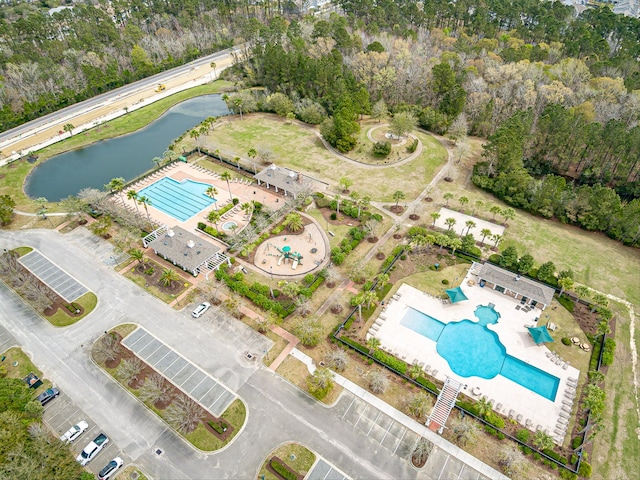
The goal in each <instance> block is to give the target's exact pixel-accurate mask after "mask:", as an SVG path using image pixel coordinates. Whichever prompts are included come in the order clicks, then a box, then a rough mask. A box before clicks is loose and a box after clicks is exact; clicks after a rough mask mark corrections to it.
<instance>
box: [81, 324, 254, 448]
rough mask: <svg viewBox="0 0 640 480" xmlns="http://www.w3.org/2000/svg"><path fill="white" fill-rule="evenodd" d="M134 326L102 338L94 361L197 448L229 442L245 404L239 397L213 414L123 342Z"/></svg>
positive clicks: (241, 422)
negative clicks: (223, 409)
mask: <svg viewBox="0 0 640 480" xmlns="http://www.w3.org/2000/svg"><path fill="white" fill-rule="evenodd" d="M131 327H133V328H134V329H135V326H128V325H120V326H118V327H116V328H115V329H113V330H111V332H109V333H107V334H105V335H103V336H102V337H100V338H99V339H98V340H97V341H96V342H95V343H94V345H93V348H92V352H91V353H92V357H93V359H94V361H95V362H96V363H97V364H98V365H99V366H100V367H102V368H103V369H104V370H105V371H106V372H107V373H108V374H109V375H111V376H112V377H113V378H114V380H116V381H117V382H118V383H119V384H120V385H121V386H122V387H124V388H126V389H127V390H128V391H129V392H130V393H132V394H133V395H134V396H135V397H136V398H138V400H140V401H141V402H142V403H143V404H144V405H145V406H146V407H147V408H149V409H150V410H152V411H153V412H154V413H155V414H156V415H158V416H159V417H160V418H162V419H163V420H164V421H165V422H166V423H167V424H169V425H170V426H171V427H172V428H174V430H175V431H176V432H177V433H179V434H180V435H182V437H183V438H185V439H186V440H187V441H189V442H190V443H191V444H192V445H193V446H194V447H196V448H198V449H200V450H203V451H207V452H211V451H215V450H219V449H220V448H222V447H224V446H225V445H227V444H228V443H229V442H230V441H231V440H232V439H233V438H234V437H235V436H236V435H237V434H238V432H239V431H240V429H241V428H242V426H243V425H244V422H245V419H246V407H245V405H244V403H243V402H242V401H241V400H239V399H236V400H235V401H234V402H233V403H232V404H231V405H230V406H229V407H228V408H227V410H226V411H225V412H224V413H223V414H222V416H221V417H220V418H218V417H215V416H213V415H212V414H211V413H210V412H208V411H207V410H205V409H204V408H202V406H200V405H199V404H198V403H196V402H195V401H193V400H192V399H191V398H189V397H188V396H186V395H185V394H184V393H183V392H182V391H181V390H180V389H179V388H177V387H176V386H175V385H173V384H172V383H171V382H169V381H168V380H167V379H166V378H164V376H162V375H161V374H160V373H158V372H156V371H155V370H154V369H152V368H151V367H150V366H149V365H147V364H146V363H145V362H143V361H142V360H141V359H140V358H138V357H137V356H136V355H135V354H134V353H133V352H131V351H130V350H129V349H127V348H126V347H124V346H123V345H122V344H121V340H122V338H123V335H126V334H128V333H129V332H130V331H131Z"/></svg>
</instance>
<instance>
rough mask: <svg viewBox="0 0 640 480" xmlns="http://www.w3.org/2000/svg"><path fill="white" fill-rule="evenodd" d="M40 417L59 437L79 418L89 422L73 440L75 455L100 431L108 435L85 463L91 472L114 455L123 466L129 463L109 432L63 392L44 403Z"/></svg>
mask: <svg viewBox="0 0 640 480" xmlns="http://www.w3.org/2000/svg"><path fill="white" fill-rule="evenodd" d="M42 418H43V420H44V421H45V423H46V424H47V425H49V428H51V430H52V431H53V432H54V434H55V435H56V436H57V437H60V436H61V435H62V434H63V433H65V432H66V431H67V430H69V428H71V427H72V426H74V425H76V424H77V423H78V422H80V421H81V420H84V421H86V422H87V423H88V424H89V428H88V429H87V431H86V432H84V433H83V434H82V435H80V437H78V438H77V439H76V440H75V441H74V442H73V446H72V449H73V452H74V454H75V455H79V454H80V452H81V451H82V449H83V448H84V447H86V446H87V444H88V443H89V442H90V441H91V440H93V439H94V438H96V436H97V435H98V434H100V433H101V432H102V433H104V434H105V435H106V436H107V437H109V443H108V444H107V446H106V447H104V448H103V449H102V451H101V452H100V453H98V454H97V455H96V456H95V458H94V459H93V460H91V461H90V462H89V464H88V465H87V468H88V469H89V470H90V471H91V472H92V473H95V474H97V473H98V472H99V471H100V470H101V469H102V468H103V467H104V466H105V465H106V464H107V463H109V461H110V460H112V459H113V458H114V457H121V458H122V459H123V460H124V464H125V466H126V465H127V464H128V463H131V462H130V461H129V459H128V458H127V457H125V456H124V455H123V454H122V452H121V451H120V448H119V447H118V446H117V445H116V444H115V442H114V441H113V439H112V438H111V435H110V432H108V431H104V430H101V429H100V427H98V426H97V425H96V424H95V422H94V421H92V420H91V418H90V417H89V416H88V415H87V414H86V413H84V412H83V411H82V410H80V409H79V408H78V407H77V406H76V405H75V404H74V403H73V402H72V401H71V399H70V398H69V397H68V396H67V395H65V394H64V392H61V393H60V396H59V397H58V398H56V399H54V400H52V401H51V402H49V403H48V404H47V405H46V407H45V408H44V415H43V417H42Z"/></svg>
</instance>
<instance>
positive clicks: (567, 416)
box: [559, 412, 569, 420]
mask: <svg viewBox="0 0 640 480" xmlns="http://www.w3.org/2000/svg"><path fill="white" fill-rule="evenodd" d="M559 416H560V418H565V419H567V420H569V415H568V414H566V413H565V412H560V414H559Z"/></svg>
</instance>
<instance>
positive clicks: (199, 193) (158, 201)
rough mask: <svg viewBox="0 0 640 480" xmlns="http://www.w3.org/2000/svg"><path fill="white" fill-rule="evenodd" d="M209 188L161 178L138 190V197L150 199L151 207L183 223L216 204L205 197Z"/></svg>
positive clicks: (205, 185)
mask: <svg viewBox="0 0 640 480" xmlns="http://www.w3.org/2000/svg"><path fill="white" fill-rule="evenodd" d="M210 186H211V185H209V184H206V183H202V182H194V181H193V180H183V181H182V182H178V181H177V180H174V179H173V178H169V177H163V178H161V179H160V180H158V181H157V182H155V183H153V184H151V185H149V186H148V187H145V188H143V189H142V190H140V191H139V192H138V195H140V196H145V197H147V198H149V199H151V206H152V207H154V208H157V209H158V210H160V211H161V212H164V213H166V214H167V215H171V216H172V217H173V218H175V219H177V220H180V221H181V222H184V221H185V220H188V219H190V218H191V217H193V216H194V215H195V214H196V213H198V212H200V211H202V210H204V209H205V208H207V207H208V206H210V205H211V204H213V203H214V202H216V200H215V199H214V198H211V197H209V196H208V195H205V192H206V191H207V189H208V188H209V187H210Z"/></svg>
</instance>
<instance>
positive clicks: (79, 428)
mask: <svg viewBox="0 0 640 480" xmlns="http://www.w3.org/2000/svg"><path fill="white" fill-rule="evenodd" d="M87 428H89V424H88V423H87V422H85V421H84V420H82V421H80V422H78V423H77V424H76V425H74V426H73V427H71V428H70V429H69V430H67V431H66V432H65V433H64V435H62V436H61V437H60V440H62V441H63V442H65V443H71V442H73V441H74V440H75V439H76V438H78V437H79V436H80V435H82V434H83V433H84V432H85V431H86V430H87Z"/></svg>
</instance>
